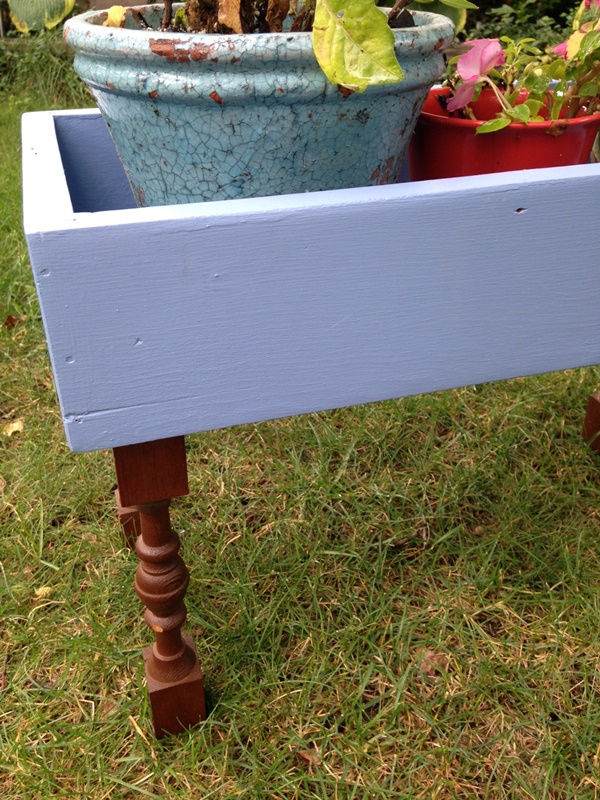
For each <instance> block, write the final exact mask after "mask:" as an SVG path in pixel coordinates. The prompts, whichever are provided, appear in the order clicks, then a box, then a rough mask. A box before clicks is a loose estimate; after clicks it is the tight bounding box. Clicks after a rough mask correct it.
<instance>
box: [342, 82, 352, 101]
mask: <svg viewBox="0 0 600 800" xmlns="http://www.w3.org/2000/svg"><path fill="white" fill-rule="evenodd" d="M338 92H339V93H340V94H341V95H342V97H344V98H346V97H350V95H351V94H354V89H349V88H348V87H347V86H342V85H341V84H339V83H338Z"/></svg>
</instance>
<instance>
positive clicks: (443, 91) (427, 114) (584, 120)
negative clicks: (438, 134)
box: [420, 86, 600, 133]
mask: <svg viewBox="0 0 600 800" xmlns="http://www.w3.org/2000/svg"><path fill="white" fill-rule="evenodd" d="M429 94H430V95H435V96H436V97H439V96H441V95H446V96H447V95H448V94H450V89H449V88H448V87H447V86H434V88H433V89H430V90H429ZM420 116H421V117H423V118H424V119H427V120H430V121H437V122H439V123H440V124H442V125H444V124H446V123H447V124H448V125H449V126H451V127H453V128H465V129H472V130H475V128H479V127H481V125H484V124H485V123H486V121H488V120H484V119H461V118H460V117H449V116H446V115H445V114H443V113H440V114H434V113H432V112H431V111H421V115H420ZM591 122H596V123H600V111H597V112H595V113H594V114H587V115H586V116H583V117H571V118H570V119H545V120H542V121H541V122H511V123H510V124H509V125H507V126H506V127H505V128H500V130H499V131H495V132H496V133H500V132H501V131H505V130H507V129H509V128H513V130H514V129H515V128H523V129H524V130H525V129H528V130H543V129H547V128H550V127H552V126H554V127H555V128H562V127H571V126H575V125H586V124H589V123H591Z"/></svg>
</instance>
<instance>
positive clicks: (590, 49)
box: [577, 31, 600, 61]
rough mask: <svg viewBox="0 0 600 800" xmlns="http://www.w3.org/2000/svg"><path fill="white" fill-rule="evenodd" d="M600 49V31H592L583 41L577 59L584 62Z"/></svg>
mask: <svg viewBox="0 0 600 800" xmlns="http://www.w3.org/2000/svg"><path fill="white" fill-rule="evenodd" d="M598 48H600V31H590V32H589V33H586V35H585V36H584V37H583V39H582V40H581V44H580V45H579V50H578V51H577V57H578V58H579V59H581V60H582V61H583V59H584V58H587V57H588V56H589V55H591V54H592V53H594V52H595V51H596V50H598Z"/></svg>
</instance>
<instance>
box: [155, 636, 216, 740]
mask: <svg viewBox="0 0 600 800" xmlns="http://www.w3.org/2000/svg"><path fill="white" fill-rule="evenodd" d="M183 639H184V641H185V643H186V644H187V645H188V646H189V647H190V648H191V649H192V651H193V652H194V653H195V652H196V648H195V646H194V640H193V639H192V637H191V636H184V637H183ZM151 652H152V647H146V648H144V661H146V660H147V659H148V657H149V656H150V654H151ZM146 681H147V685H148V695H149V697H150V708H151V711H152V722H153V723H154V733H155V735H156V738H157V739H162V738H163V737H164V736H165V735H166V734H167V733H181V732H182V731H184V730H187V729H188V728H193V727H194V725H197V724H198V722H200V721H201V720H203V719H206V704H205V700H204V683H203V680H202V670H201V669H200V664H199V663H198V657H197V656H196V663H195V665H194V667H193V669H192V671H191V672H190V673H189V674H188V675H186V677H185V678H183V679H182V680H181V681H177V683H161V682H160V681H156V680H154V679H153V678H151V677H150V676H149V675H148V672H147V671H146Z"/></svg>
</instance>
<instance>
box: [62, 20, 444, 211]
mask: <svg viewBox="0 0 600 800" xmlns="http://www.w3.org/2000/svg"><path fill="white" fill-rule="evenodd" d="M180 5H181V4H180ZM137 8H138V9H140V10H141V11H142V13H143V15H144V18H145V19H146V21H147V22H148V23H149V24H150V25H151V27H153V28H154V27H156V28H158V25H159V24H160V17H161V15H162V6H161V5H148V6H137ZM106 13H107V12H88V13H87V14H83V15H80V16H78V17H74V18H73V19H71V20H69V21H68V22H67V24H66V26H65V39H66V41H67V43H68V44H69V45H71V47H73V48H74V50H75V51H76V57H75V70H76V71H77V73H78V74H79V75H80V77H82V78H83V79H84V80H85V81H86V83H87V84H88V85H89V87H90V89H91V91H92V92H93V94H94V97H95V99H96V102H97V103H98V106H99V108H100V111H101V113H102V115H103V117H104V120H105V121H106V123H107V125H108V126H109V128H110V131H111V134H112V137H113V140H114V142H115V145H116V148H117V151H118V152H119V155H120V157H121V160H122V162H123V164H124V166H125V169H126V172H127V174H128V177H129V180H130V183H131V186H132V188H133V191H134V195H135V197H136V199H137V202H138V203H139V205H165V204H174V203H190V202H198V201H205V200H225V199H232V198H239V197H260V196H264V195H273V194H287V193H295V192H307V191H318V190H323V189H339V188H350V187H356V186H368V185H374V184H382V183H393V182H394V181H396V180H397V178H398V175H399V172H400V169H401V166H402V161H403V158H404V153H405V151H406V148H407V146H408V142H409V139H410V136H411V133H412V130H413V127H414V124H415V121H416V119H417V117H418V114H419V111H420V109H421V106H422V104H423V101H424V100H425V97H426V95H427V91H428V89H429V88H430V86H431V85H432V84H433V83H434V82H435V80H436V79H437V78H438V77H439V76H440V74H441V72H442V70H443V56H442V50H443V48H444V47H445V46H446V45H447V44H449V42H450V41H451V39H452V35H453V28H452V23H451V22H450V21H449V20H448V19H447V18H446V17H443V16H439V15H434V14H427V13H415V14H414V17H415V21H416V23H417V26H416V27H414V28H404V29H401V30H397V31H395V38H396V52H397V55H398V57H399V60H400V63H401V65H402V68H403V70H404V73H405V79H404V81H403V82H401V83H398V84H392V85H387V86H381V87H370V88H368V89H367V90H366V91H365V92H363V93H360V94H359V93H348V92H347V91H346V90H343V89H341V88H340V87H338V86H335V85H332V84H330V83H329V82H328V81H327V79H326V78H325V76H324V75H323V73H322V72H321V69H320V68H319V66H318V64H317V61H316V59H315V57H314V54H313V51H312V44H311V34H310V33H275V34H247V35H240V34H237V35H223V34H210V35H209V34H187V33H183V32H177V33H163V32H159V31H158V30H156V31H155V30H150V31H148V30H142V29H140V28H139V26H138V25H137V23H136V22H135V21H134V19H133V17H132V16H131V14H128V16H127V22H126V26H125V28H110V27H103V26H102V23H103V21H104V20H105V18H106Z"/></svg>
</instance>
